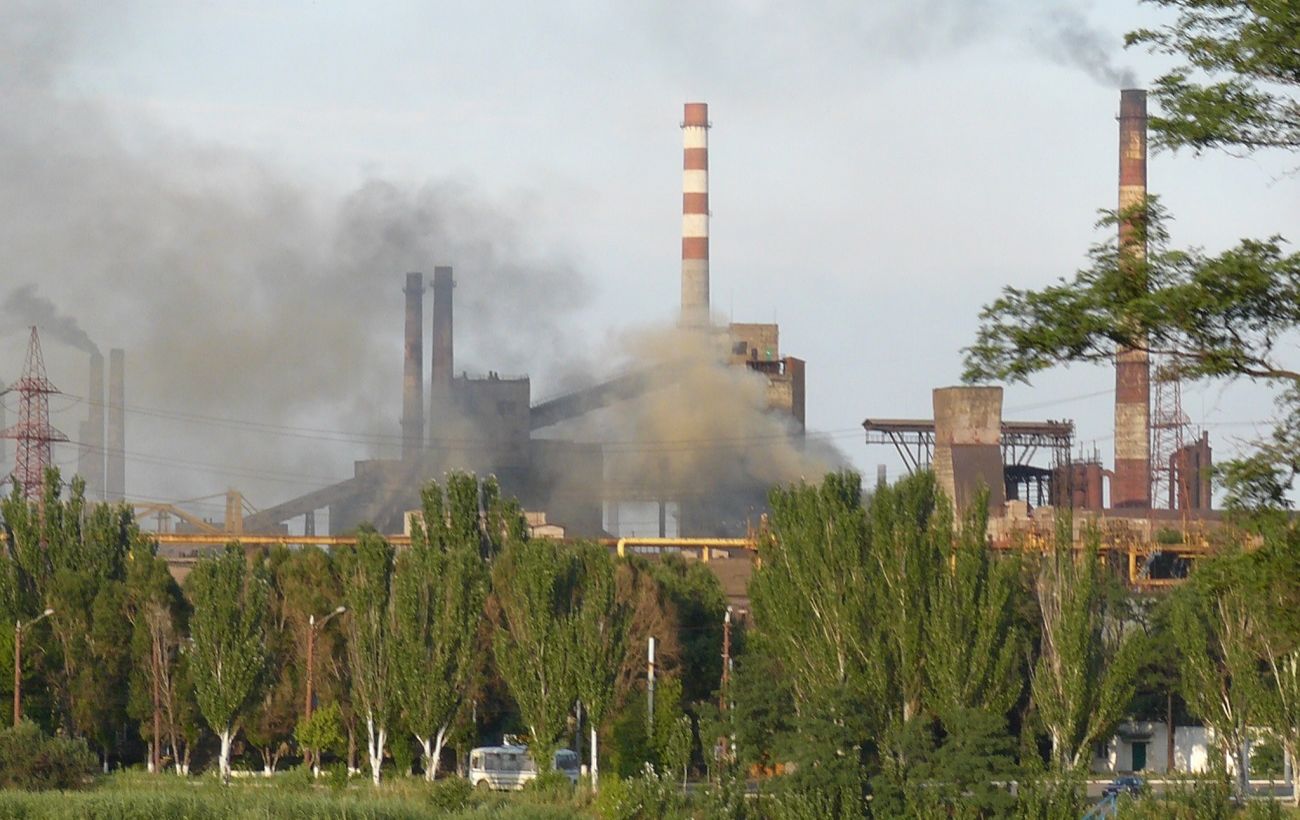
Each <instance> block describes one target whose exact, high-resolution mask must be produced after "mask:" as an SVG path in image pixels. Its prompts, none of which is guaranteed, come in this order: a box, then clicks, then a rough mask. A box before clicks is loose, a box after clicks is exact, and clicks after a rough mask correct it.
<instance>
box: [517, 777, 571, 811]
mask: <svg viewBox="0 0 1300 820" xmlns="http://www.w3.org/2000/svg"><path fill="white" fill-rule="evenodd" d="M524 791H525V792H526V793H528V794H532V795H536V796H537V797H540V798H542V799H543V800H544V801H545V802H548V803H556V802H568V801H569V800H570V799H572V797H573V781H571V780H569V776H568V775H567V774H565V773H564V772H558V771H555V770H554V769H552V770H551V771H549V772H542V773H541V774H539V775H537V777H535V778H533V779H532V780H530V781H528V782H527V783H525V784H524Z"/></svg>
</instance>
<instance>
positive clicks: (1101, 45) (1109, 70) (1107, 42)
mask: <svg viewBox="0 0 1300 820" xmlns="http://www.w3.org/2000/svg"><path fill="white" fill-rule="evenodd" d="M1045 25H1046V31H1045V32H1042V33H1041V35H1042V40H1041V42H1040V43H1039V45H1040V47H1041V48H1042V49H1043V51H1044V53H1045V54H1046V55H1047V56H1048V57H1050V58H1051V59H1053V60H1055V61H1056V62H1058V63H1061V64H1062V65H1068V66H1074V67H1076V68H1080V69H1082V70H1083V71H1084V72H1085V73H1086V74H1087V75H1088V76H1089V77H1092V78H1093V79H1094V80H1096V81H1097V82H1099V83H1102V84H1103V85H1106V86H1110V87H1112V88H1133V87H1135V86H1136V85H1137V76H1136V75H1135V74H1134V73H1133V70H1132V69H1131V68H1128V67H1124V66H1119V65H1117V64H1116V63H1115V53H1116V52H1117V51H1118V50H1119V44H1120V40H1119V38H1117V37H1112V36H1109V35H1107V34H1105V33H1104V32H1102V31H1100V30H1099V29H1097V28H1096V27H1095V26H1093V25H1092V24H1091V23H1089V22H1088V19H1087V18H1086V17H1085V16H1084V15H1083V13H1082V12H1080V11H1079V10H1078V9H1076V8H1072V7H1069V6H1061V7H1058V8H1056V9H1053V10H1052V11H1051V12H1050V13H1048V15H1047V19H1046V21H1045Z"/></svg>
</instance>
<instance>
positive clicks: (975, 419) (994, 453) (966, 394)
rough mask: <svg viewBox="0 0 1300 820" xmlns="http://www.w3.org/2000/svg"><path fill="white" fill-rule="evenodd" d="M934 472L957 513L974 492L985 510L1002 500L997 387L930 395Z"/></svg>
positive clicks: (952, 389) (949, 389) (999, 390)
mask: <svg viewBox="0 0 1300 820" xmlns="http://www.w3.org/2000/svg"><path fill="white" fill-rule="evenodd" d="M934 445H935V446H934V473H935V478H936V479H937V480H938V483H939V487H940V488H942V489H943V491H944V493H945V494H946V495H947V496H948V498H949V499H951V500H952V501H953V503H954V504H955V505H956V508H957V510H958V511H959V512H960V511H962V510H965V509H966V508H967V507H968V506H969V505H970V504H971V503H972V502H973V501H974V500H975V497H976V494H977V493H978V492H979V491H980V488H981V487H982V488H986V489H987V490H988V506H989V510H990V511H993V512H994V513H999V512H1001V510H1002V505H1003V504H1004V503H1005V502H1006V490H1005V486H1004V483H1003V474H1002V388H1001V387H942V388H939V389H936V390H935V391H934Z"/></svg>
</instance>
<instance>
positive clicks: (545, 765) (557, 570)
mask: <svg viewBox="0 0 1300 820" xmlns="http://www.w3.org/2000/svg"><path fill="white" fill-rule="evenodd" d="M581 573H582V564H581V562H580V560H579V559H578V557H577V556H576V555H575V553H574V552H573V550H572V549H571V548H570V547H568V546H566V545H563V544H559V543H556V542H555V541H551V540H548V539H535V540H531V541H512V542H510V543H508V544H507V545H506V547H505V550H504V551H503V552H502V553H501V555H500V556H499V557H498V558H497V560H496V562H495V563H494V564H493V567H492V588H493V592H494V594H495V596H496V600H497V603H498V605H499V619H500V620H499V622H498V628H497V631H496V634H495V636H494V639H493V647H494V649H495V654H496V659H497V668H498V669H499V670H500V672H501V677H502V678H503V679H504V680H505V682H506V685H507V686H509V687H510V693H511V694H512V695H513V696H514V699H515V702H516V703H517V704H518V705H519V714H520V717H521V718H522V720H523V723H524V725H525V726H526V727H527V728H528V735H529V738H530V741H529V746H528V752H529V754H530V755H531V756H532V758H533V761H534V762H535V763H536V764H537V768H538V771H542V772H546V771H550V770H551V768H552V767H553V765H554V757H555V750H556V748H557V747H558V745H559V738H560V734H561V733H562V732H563V731H564V726H565V722H566V718H567V716H568V713H569V709H570V708H571V707H572V706H573V704H574V701H575V700H576V697H575V686H574V677H575V676H574V663H575V657H574V651H573V649H574V647H573V619H574V618H575V616H576V611H575V604H576V601H575V594H576V593H577V592H578V589H579V585H580V583H581Z"/></svg>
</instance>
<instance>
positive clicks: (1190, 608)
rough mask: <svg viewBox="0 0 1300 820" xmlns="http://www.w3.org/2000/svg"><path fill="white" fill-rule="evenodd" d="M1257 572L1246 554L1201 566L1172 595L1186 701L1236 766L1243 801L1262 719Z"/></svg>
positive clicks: (1228, 555)
mask: <svg viewBox="0 0 1300 820" xmlns="http://www.w3.org/2000/svg"><path fill="white" fill-rule="evenodd" d="M1256 569H1257V567H1256V565H1255V563H1254V562H1253V561H1252V560H1251V558H1250V556H1247V555H1246V554H1244V553H1235V554H1227V555H1222V556H1219V557H1216V558H1213V559H1211V560H1209V561H1206V562H1203V563H1202V564H1201V565H1200V566H1198V567H1197V569H1196V571H1195V572H1194V573H1193V575H1192V578H1191V580H1190V582H1189V583H1188V584H1186V585H1184V586H1183V587H1181V588H1179V589H1178V590H1176V591H1175V593H1174V598H1173V609H1172V623H1173V628H1174V636H1175V641H1176V642H1177V646H1178V652H1179V657H1180V658H1181V669H1180V671H1181V675H1182V692H1183V698H1184V699H1185V700H1186V701H1187V707H1188V709H1190V710H1191V712H1192V714H1194V715H1196V716H1197V717H1199V718H1200V719H1201V720H1202V721H1203V722H1204V723H1205V725H1206V726H1207V727H1209V728H1211V729H1212V730H1213V731H1214V734H1215V736H1216V737H1217V738H1218V739H1219V741H1220V743H1221V744H1222V749H1221V751H1223V752H1225V753H1227V754H1231V755H1233V756H1234V758H1235V759H1236V760H1237V761H1238V766H1239V768H1238V773H1237V785H1236V789H1237V792H1238V794H1244V793H1245V791H1246V776H1247V772H1248V770H1249V762H1248V760H1247V759H1246V749H1247V744H1248V743H1249V739H1250V738H1249V727H1250V726H1251V724H1252V723H1253V721H1254V720H1255V719H1256V717H1257V712H1258V708H1259V704H1260V698H1261V691H1262V690H1261V679H1260V676H1259V668H1258V662H1257V656H1256V655H1255V653H1254V652H1253V651H1252V636H1253V635H1254V634H1255V633H1256V632H1257V630H1258V628H1259V623H1258V621H1257V618H1258V616H1259V615H1260V614H1261V613H1259V612H1258V611H1257V610H1256V609H1255V607H1254V605H1253V601H1252V596H1251V592H1250V590H1251V587H1252V586H1253V585H1254V583H1255V582H1256V581H1257V576H1256V577H1255V578H1251V577H1250V576H1252V575H1254V574H1255V570H1256ZM1220 759H1221V758H1220Z"/></svg>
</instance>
